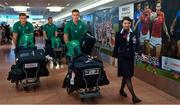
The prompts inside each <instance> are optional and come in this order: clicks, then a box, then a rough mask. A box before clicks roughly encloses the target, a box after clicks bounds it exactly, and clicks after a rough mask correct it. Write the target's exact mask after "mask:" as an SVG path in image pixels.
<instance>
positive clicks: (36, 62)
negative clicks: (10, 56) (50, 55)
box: [16, 50, 45, 91]
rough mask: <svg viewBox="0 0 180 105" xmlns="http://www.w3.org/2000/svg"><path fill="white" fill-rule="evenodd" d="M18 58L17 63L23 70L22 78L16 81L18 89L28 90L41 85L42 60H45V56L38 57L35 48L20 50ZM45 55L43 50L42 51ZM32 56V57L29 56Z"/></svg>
mask: <svg viewBox="0 0 180 105" xmlns="http://www.w3.org/2000/svg"><path fill="white" fill-rule="evenodd" d="M19 53H20V54H19V55H18V58H17V59H16V64H18V65H20V69H21V70H22V72H23V74H24V75H23V76H24V77H23V78H24V79H22V80H19V81H16V87H17V88H18V89H24V90H25V91H28V90H29V89H30V88H34V90H36V88H37V87H39V86H40V80H39V76H38V73H39V70H40V67H41V64H40V63H41V61H42V60H45V57H44V58H37V57H36V56H34V55H35V51H34V50H26V51H19ZM40 54H41V55H43V52H42V53H40ZM28 57H31V58H28Z"/></svg>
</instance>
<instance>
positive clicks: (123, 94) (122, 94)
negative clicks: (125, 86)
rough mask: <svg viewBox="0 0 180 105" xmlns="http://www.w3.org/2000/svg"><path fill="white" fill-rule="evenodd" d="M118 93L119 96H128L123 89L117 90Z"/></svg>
mask: <svg viewBox="0 0 180 105" xmlns="http://www.w3.org/2000/svg"><path fill="white" fill-rule="evenodd" d="M119 94H120V95H121V96H123V97H128V95H127V94H126V93H125V92H124V91H121V90H120V91H119Z"/></svg>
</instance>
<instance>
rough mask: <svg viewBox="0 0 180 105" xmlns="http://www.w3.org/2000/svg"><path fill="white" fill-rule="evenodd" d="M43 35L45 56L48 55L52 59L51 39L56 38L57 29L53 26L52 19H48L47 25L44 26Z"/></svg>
mask: <svg viewBox="0 0 180 105" xmlns="http://www.w3.org/2000/svg"><path fill="white" fill-rule="evenodd" d="M43 30H44V31H43V35H44V38H45V41H46V44H45V46H46V55H48V54H49V55H50V56H51V57H53V53H52V48H51V38H54V37H57V35H58V33H57V27H56V25H55V24H53V19H52V17H49V18H48V23H47V24H45V25H44V27H43Z"/></svg>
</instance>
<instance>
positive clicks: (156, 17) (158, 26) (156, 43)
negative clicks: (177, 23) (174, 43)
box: [149, 2, 170, 58]
mask: <svg viewBox="0 0 180 105" xmlns="http://www.w3.org/2000/svg"><path fill="white" fill-rule="evenodd" d="M150 20H151V22H152V30H151V38H150V44H149V45H150V49H151V55H152V56H154V57H156V58H160V54H161V46H162V35H163V33H162V30H164V32H165V35H166V36H167V38H168V42H170V36H169V33H168V30H167V26H166V23H165V16H164V12H162V11H161V2H157V3H156V11H155V12H152V13H151V16H150ZM153 52H155V53H153Z"/></svg>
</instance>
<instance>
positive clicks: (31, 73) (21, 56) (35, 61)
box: [9, 48, 49, 80]
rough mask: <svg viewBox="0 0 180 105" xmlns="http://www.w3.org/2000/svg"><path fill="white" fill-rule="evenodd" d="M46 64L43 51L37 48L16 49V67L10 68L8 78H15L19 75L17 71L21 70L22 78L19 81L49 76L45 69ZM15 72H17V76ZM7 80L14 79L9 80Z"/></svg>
mask: <svg viewBox="0 0 180 105" xmlns="http://www.w3.org/2000/svg"><path fill="white" fill-rule="evenodd" d="M46 64H47V61H46V58H45V54H44V50H42V49H37V48H25V49H24V48H21V49H18V50H16V65H13V66H12V67H11V71H10V73H9V75H10V76H9V77H12V76H13V77H16V76H17V75H20V72H19V70H21V77H22V78H18V79H19V80H22V79H24V78H34V77H42V76H49V71H48V69H47V68H46ZM14 67H15V69H14ZM16 72H18V74H17V73H16ZM9 80H14V79H13V78H11V79H10V78H9Z"/></svg>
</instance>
